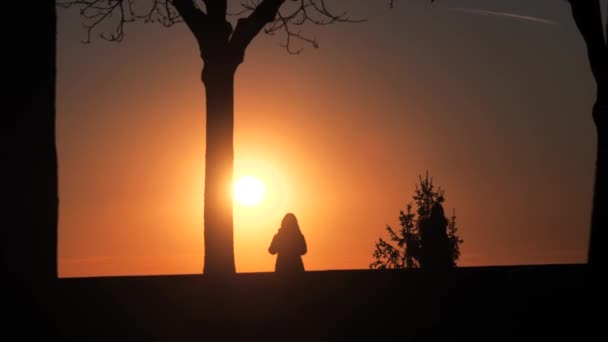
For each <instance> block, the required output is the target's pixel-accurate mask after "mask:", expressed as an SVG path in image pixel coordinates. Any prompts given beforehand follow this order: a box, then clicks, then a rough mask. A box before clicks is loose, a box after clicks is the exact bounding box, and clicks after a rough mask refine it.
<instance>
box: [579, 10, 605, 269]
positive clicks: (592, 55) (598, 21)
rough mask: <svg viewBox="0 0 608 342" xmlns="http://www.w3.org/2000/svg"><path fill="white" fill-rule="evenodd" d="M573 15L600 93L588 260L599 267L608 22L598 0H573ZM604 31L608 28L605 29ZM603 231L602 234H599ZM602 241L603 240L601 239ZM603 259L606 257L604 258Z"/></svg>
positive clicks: (595, 111)
mask: <svg viewBox="0 0 608 342" xmlns="http://www.w3.org/2000/svg"><path fill="white" fill-rule="evenodd" d="M570 5H571V8H572V17H573V19H574V22H575V23H576V26H577V27H578V30H579V32H580V33H581V35H582V37H583V39H584V40H585V45H586V46H587V56H588V57H589V66H590V67H591V73H592V74H593V77H594V78H595V81H596V85H597V97H596V101H595V104H594V106H593V121H594V123H595V128H596V131H597V155H596V161H595V184H594V187H593V204H592V211H591V233H590V239H589V250H588V259H587V262H588V263H589V264H590V265H592V266H593V267H594V268H595V269H596V270H597V269H599V268H600V260H604V259H605V258H602V257H601V256H600V248H601V247H600V245H599V244H600V243H601V242H604V241H605V233H604V231H605V229H606V227H607V225H606V224H607V222H606V215H608V213H607V212H606V177H607V176H606V174H605V173H606V169H605V167H604V166H602V165H603V164H605V163H606V162H608V160H607V159H606V156H605V154H606V146H604V145H605V144H606V137H605V135H606V129H607V127H606V120H607V116H608V42H607V41H606V39H608V37H607V36H608V23H606V24H605V26H604V25H603V24H602V15H601V11H600V2H599V0H585V1H579V0H570ZM604 31H605V32H604ZM600 234H601V237H600ZM600 241H601V242H600ZM602 262H603V261H602Z"/></svg>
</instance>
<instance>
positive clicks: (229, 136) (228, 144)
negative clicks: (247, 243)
mask: <svg viewBox="0 0 608 342" xmlns="http://www.w3.org/2000/svg"><path fill="white" fill-rule="evenodd" d="M235 71H236V66H231V65H226V64H217V65H214V64H210V63H206V64H205V67H204V69H203V73H202V81H203V84H204V85H205V93H206V97H207V99H206V101H207V123H206V132H207V133H206V134H207V135H206V144H207V146H206V151H205V198H204V201H205V205H204V210H205V212H204V219H205V231H204V238H205V261H204V267H203V273H206V274H232V273H235V263H234V234H233V221H232V174H233V166H234V143H233V141H234V140H233V136H234V74H235Z"/></svg>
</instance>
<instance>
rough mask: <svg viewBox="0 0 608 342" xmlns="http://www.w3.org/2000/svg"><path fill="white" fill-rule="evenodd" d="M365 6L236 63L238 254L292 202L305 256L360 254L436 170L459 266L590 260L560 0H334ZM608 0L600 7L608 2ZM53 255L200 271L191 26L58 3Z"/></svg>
mask: <svg viewBox="0 0 608 342" xmlns="http://www.w3.org/2000/svg"><path fill="white" fill-rule="evenodd" d="M327 2H328V3H332V7H334V8H336V9H347V10H349V12H350V13H351V15H352V17H354V18H362V17H364V18H366V19H367V22H365V23H358V24H346V25H333V26H326V27H309V28H306V30H307V31H306V32H310V33H311V34H312V35H314V36H315V37H317V39H318V40H319V43H320V48H319V49H314V48H312V47H308V46H304V47H305V50H304V52H303V53H302V54H301V55H298V56H293V55H289V54H287V53H286V52H285V51H284V50H283V49H282V48H281V47H280V46H279V43H281V42H282V40H281V38H282V37H281V36H271V37H269V36H264V35H260V36H258V37H257V38H256V40H255V41H254V42H253V44H252V45H251V46H250V47H249V49H248V51H247V54H246V57H245V63H244V64H243V65H241V66H240V68H239V70H238V72H237V77H236V90H235V91H236V96H235V118H236V123H235V152H236V160H235V177H238V176H239V175H249V174H250V175H255V176H258V177H260V178H261V179H262V180H263V181H264V182H266V183H267V187H268V189H267V191H268V198H267V200H266V201H265V202H264V203H262V204H261V205H259V206H257V207H252V208H246V207H243V206H240V205H238V204H235V207H234V216H235V228H234V234H235V246H234V247H235V256H236V266H237V271H238V272H254V271H271V270H273V269H274V261H275V257H273V256H271V255H270V254H268V252H267V248H268V245H269V243H270V240H271V239H272V236H273V234H274V233H275V232H276V230H277V228H278V226H279V223H280V219H281V218H282V216H283V215H284V214H285V213H286V212H293V213H295V214H296V216H297V217H298V219H299V222H300V226H301V229H302V231H303V233H304V235H305V237H306V239H307V242H308V246H309V249H308V250H309V252H308V254H307V255H306V256H304V257H303V260H304V264H305V267H306V268H307V269H308V270H325V269H364V268H367V267H368V265H369V263H370V262H371V261H372V258H371V253H372V251H373V249H374V242H375V241H376V240H377V238H378V237H380V236H382V237H386V235H385V230H384V229H385V225H386V224H391V225H395V226H396V225H397V222H398V220H397V217H398V214H399V210H400V209H403V208H405V205H406V204H407V203H408V202H410V201H411V195H412V192H413V190H414V186H415V184H416V183H417V179H418V175H420V174H424V173H425V171H426V170H429V172H430V174H431V175H432V176H433V177H434V180H435V184H436V185H439V186H441V187H442V188H444V189H445V190H446V199H447V201H446V203H445V206H446V211H447V212H449V213H451V212H452V209H453V208H455V209H456V214H457V220H458V225H459V227H460V236H461V237H462V238H463V239H464V244H463V245H462V246H461V252H462V255H461V258H460V260H459V265H461V266H475V265H504V264H540V263H578V262H584V261H585V260H586V253H587V242H588V235H589V221H590V210H591V194H592V186H593V172H594V160H595V129H594V126H593V122H592V119H591V106H592V104H593V101H594V94H595V85H594V83H593V79H592V76H591V73H590V69H589V66H588V63H587V59H586V52H585V46H584V43H583V40H582V38H581V37H580V36H579V33H578V31H577V30H576V27H575V25H574V22H573V20H572V19H571V16H570V9H569V6H568V4H567V2H565V1H556V0H544V1H528V0H518V1H514V0H503V1H498V0H497V1H481V0H477V1H473V0H469V1H466V0H462V1H456V0H454V1H447V0H446V1H439V2H436V3H435V4H433V5H431V4H429V3H428V1H422V0H420V1H417V0H416V1H414V0H407V1H406V0H399V1H398V2H397V5H396V7H395V8H394V9H392V10H391V9H389V8H388V6H386V5H385V4H384V2H383V1H377V0H360V1H347V0H333V1H332V0H328V1H327ZM605 4H606V2H605V1H604V3H603V5H602V6H603V8H605V7H606V5H605ZM58 12H59V22H58V24H59V35H58V84H57V86H58V93H57V142H58V155H59V191H60V212H59V215H60V218H59V274H60V276H62V277H72V276H97V275H126V274H130V275H136V274H175V273H200V272H201V271H202V263H203V210H202V208H203V180H204V150H205V130H204V127H205V115H204V103H205V96H204V91H203V87H202V84H201V83H200V69H201V67H202V61H201V60H200V58H199V52H198V50H197V49H198V48H197V45H196V43H195V41H194V39H193V37H192V35H191V33H190V32H189V31H188V30H187V28H186V27H185V25H183V24H179V25H176V26H174V27H171V28H164V27H162V26H161V25H158V24H147V25H145V24H131V25H129V26H127V32H126V37H125V39H124V41H123V42H122V43H109V42H105V41H102V40H99V39H97V40H95V41H94V42H93V43H92V44H88V45H83V44H81V43H80V41H81V40H83V39H84V38H85V37H86V33H85V30H84V29H82V27H81V23H80V18H79V16H78V13H77V11H75V10H63V9H60V10H58Z"/></svg>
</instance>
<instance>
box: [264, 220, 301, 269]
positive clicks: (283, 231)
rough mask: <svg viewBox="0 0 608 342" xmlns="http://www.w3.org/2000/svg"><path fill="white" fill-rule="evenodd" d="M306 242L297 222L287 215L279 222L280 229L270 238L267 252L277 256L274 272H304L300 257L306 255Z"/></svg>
mask: <svg viewBox="0 0 608 342" xmlns="http://www.w3.org/2000/svg"><path fill="white" fill-rule="evenodd" d="M306 251H307V249H306V240H305V239H304V235H302V232H301V231H300V226H299V225H298V220H297V219H296V216H295V215H294V214H292V213H288V214H286V215H285V217H283V220H282V221H281V228H279V231H278V232H277V233H276V234H275V235H274V237H273V238H272V242H271V243H270V247H269V248H268V252H269V253H270V254H272V255H275V254H277V253H278V255H277V262H276V264H275V272H281V273H294V272H304V263H303V262H302V257H301V256H302V255H304V254H306Z"/></svg>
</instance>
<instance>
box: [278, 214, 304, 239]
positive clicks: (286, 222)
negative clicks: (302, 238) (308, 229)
mask: <svg viewBox="0 0 608 342" xmlns="http://www.w3.org/2000/svg"><path fill="white" fill-rule="evenodd" d="M281 230H282V232H284V233H285V234H299V235H302V232H301V231H300V225H299V224H298V219H297V218H296V215H294V214H292V213H287V214H285V216H284V217H283V220H281Z"/></svg>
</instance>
